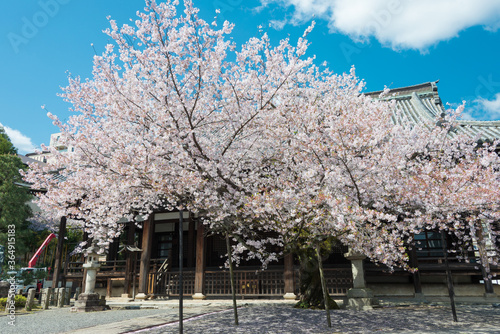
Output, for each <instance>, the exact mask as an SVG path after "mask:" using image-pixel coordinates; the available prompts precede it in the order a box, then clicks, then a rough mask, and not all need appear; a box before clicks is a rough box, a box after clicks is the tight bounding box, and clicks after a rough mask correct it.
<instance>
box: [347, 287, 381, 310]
mask: <svg viewBox="0 0 500 334" xmlns="http://www.w3.org/2000/svg"><path fill="white" fill-rule="evenodd" d="M347 298H348V302H347V308H348V309H350V310H356V311H364V310H371V309H372V308H373V307H372V305H375V304H376V303H375V300H374V298H373V292H372V290H370V289H349V291H347Z"/></svg>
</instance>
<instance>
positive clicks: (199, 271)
mask: <svg viewBox="0 0 500 334" xmlns="http://www.w3.org/2000/svg"><path fill="white" fill-rule="evenodd" d="M204 234H205V226H204V225H203V222H201V221H198V230H197V231H196V269H195V276H194V295H193V299H205V298H206V296H205V295H204V292H205V291H204V290H205V235H204Z"/></svg>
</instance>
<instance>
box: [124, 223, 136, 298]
mask: <svg viewBox="0 0 500 334" xmlns="http://www.w3.org/2000/svg"><path fill="white" fill-rule="evenodd" d="M134 241H135V223H134V222H129V223H128V231H127V245H128V246H132V245H134ZM125 252H126V255H127V262H126V263H125V282H124V285H123V290H124V291H123V292H124V293H125V294H129V293H130V282H131V281H132V279H131V278H132V272H133V271H134V270H133V268H134V266H135V262H134V261H133V259H134V254H133V252H128V251H125Z"/></svg>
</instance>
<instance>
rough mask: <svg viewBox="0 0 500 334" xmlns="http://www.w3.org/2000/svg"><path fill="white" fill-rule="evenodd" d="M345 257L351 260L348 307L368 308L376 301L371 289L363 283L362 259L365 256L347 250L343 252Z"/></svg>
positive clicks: (355, 308)
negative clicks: (350, 284) (351, 283)
mask: <svg viewBox="0 0 500 334" xmlns="http://www.w3.org/2000/svg"><path fill="white" fill-rule="evenodd" d="M344 256H345V258H346V259H348V260H350V261H351V267H352V279H353V287H352V288H351V289H349V291H347V298H348V306H347V307H348V308H350V309H354V310H358V311H359V310H370V309H372V305H373V304H374V303H376V301H375V299H374V297H373V292H372V290H370V289H368V288H367V287H366V285H365V271H364V268H363V260H364V259H366V256H364V255H363V254H359V253H356V252H353V251H352V250H349V252H347V253H345V254H344Z"/></svg>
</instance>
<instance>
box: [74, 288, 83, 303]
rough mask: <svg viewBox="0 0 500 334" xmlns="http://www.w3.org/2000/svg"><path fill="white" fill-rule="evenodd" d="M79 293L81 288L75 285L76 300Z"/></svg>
mask: <svg viewBox="0 0 500 334" xmlns="http://www.w3.org/2000/svg"><path fill="white" fill-rule="evenodd" d="M80 293H82V288H81V287H79V286H77V287H76V289H75V301H77V300H78V296H79V295H80Z"/></svg>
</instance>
